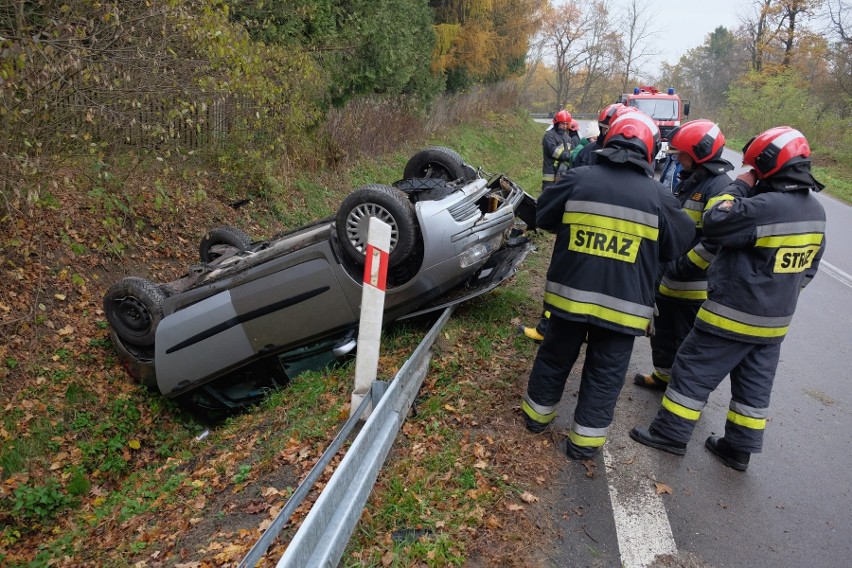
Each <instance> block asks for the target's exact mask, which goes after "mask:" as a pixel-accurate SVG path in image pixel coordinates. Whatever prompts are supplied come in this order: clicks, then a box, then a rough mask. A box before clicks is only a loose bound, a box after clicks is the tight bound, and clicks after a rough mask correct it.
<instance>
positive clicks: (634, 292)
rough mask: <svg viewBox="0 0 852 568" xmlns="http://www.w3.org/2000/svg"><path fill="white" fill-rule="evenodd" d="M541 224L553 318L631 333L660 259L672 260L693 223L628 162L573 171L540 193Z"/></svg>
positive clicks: (643, 320)
mask: <svg viewBox="0 0 852 568" xmlns="http://www.w3.org/2000/svg"><path fill="white" fill-rule="evenodd" d="M536 220H537V223H538V226H539V227H541V228H543V229H545V230H547V231H551V232H555V233H556V242H555V244H554V248H553V257H552V259H551V263H550V267H549V268H548V271H547V284H546V286H545V294H544V302H545V305H546V307H547V309H549V310H550V312H551V317H554V316H556V317H562V318H565V319H568V320H573V321H581V322H588V323H590V324H593V325H596V326H599V327H603V328H606V329H611V330H614V331H618V332H620V333H625V334H630V335H643V334H645V332H646V329H647V327H648V324H649V323H650V320H651V316H652V314H653V311H654V284H655V282H656V280H657V274H658V272H659V267H660V262H661V261H668V260H671V259H674V258H677V257H678V256H680V255H681V254H683V253H684V251H686V250H687V248H688V247H689V245H690V243H691V242H692V239H693V236H694V235H695V223H694V222H693V221H692V220H691V219H690V218H689V216H687V215H686V213H684V212H683V210H682V209H681V208H680V205H679V204H678V202H677V199H675V197H674V196H673V195H672V194H671V192H670V191H668V190H667V189H666V188H665V187H664V186H663V185H662V184H661V183H659V182H658V181H656V180H654V179H653V178H651V177H649V175H648V172H646V171H645V170H643V169H641V168H640V167H638V166H636V165H634V164H631V163H621V164H616V163H612V162H611V161H610V160H609V159H600V160H599V161H598V163H597V165H595V166H590V167H582V168H573V169H571V170H569V172H568V173H567V175H566V176H565V177H564V178H562V179H561V180H560V181H559V182H558V183H556V184H555V185H553V186H551V187H550V188H548V190H547V191H546V192H544V193H543V194H542V195H541V197H539V198H538V206H537V214H536Z"/></svg>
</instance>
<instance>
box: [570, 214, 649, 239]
mask: <svg viewBox="0 0 852 568" xmlns="http://www.w3.org/2000/svg"><path fill="white" fill-rule="evenodd" d="M562 222H563V223H565V224H566V225H567V224H578V225H588V226H590V227H600V228H602V229H610V230H613V231H618V232H619V233H627V234H628V235H636V236H637V237H644V238H646V239H651V240H652V241H656V240H657V237H658V236H659V234H660V230H659V229H657V228H656V227H649V226H648V225H643V224H641V223H635V222H633V221H627V220H625V219H615V218H613V217H606V216H604V215H595V214H594V213H573V212H566V213H563V214H562Z"/></svg>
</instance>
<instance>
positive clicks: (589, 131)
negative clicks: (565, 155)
mask: <svg viewBox="0 0 852 568" xmlns="http://www.w3.org/2000/svg"><path fill="white" fill-rule="evenodd" d="M600 135H601V129H600V127H599V126H598V123H597V122H590V123H589V125H588V126H587V127H586V132H585V133H584V134H583V137H582V138H580V143H579V144H577V146H576V147H575V148H574V149H573V150H571V167H573V166H574V159H575V158H576V157H577V154H579V153H580V151H582V149H583V148H585V147H586V145H588V144H590V143H591V144H593V143H595V142H597V140H598V136H600Z"/></svg>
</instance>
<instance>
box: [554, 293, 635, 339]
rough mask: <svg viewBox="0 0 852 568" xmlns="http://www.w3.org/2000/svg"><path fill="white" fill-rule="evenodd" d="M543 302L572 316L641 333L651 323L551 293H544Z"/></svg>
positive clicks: (610, 309)
mask: <svg viewBox="0 0 852 568" xmlns="http://www.w3.org/2000/svg"><path fill="white" fill-rule="evenodd" d="M544 302H545V303H547V304H550V305H551V306H555V307H557V308H559V309H561V310H565V311H566V312H570V313H572V314H581V315H587V316H594V317H596V318H600V319H602V320H604V321H609V322H612V323H616V324H618V325H623V326H624V327H629V328H633V329H638V330H641V331H644V330H645V329H646V328H647V327H648V324H649V323H650V322H651V320H650V318H645V317H642V316H634V315H631V314H626V313H624V312H619V311H617V310H613V309H612V308H605V307H603V306H599V305H597V304H587V303H585V302H577V301H575V300H568V299H567V298H563V297H562V296H557V295H556V294H554V293H553V292H545V293H544Z"/></svg>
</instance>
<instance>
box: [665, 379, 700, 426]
mask: <svg viewBox="0 0 852 568" xmlns="http://www.w3.org/2000/svg"><path fill="white" fill-rule="evenodd" d="M669 388H671V387H669ZM663 408H665V409H666V410H668V411H669V412H671V413H672V414H674V415H675V416H680V417H681V418H686V419H687V420H692V421H695V420H698V419H699V418H700V417H701V411H700V410H692V409H691V408H687V407H685V406H683V405H680V404H678V403H676V402H674V401H673V400H671V399H670V398H669V397H667V396H665V395H663Z"/></svg>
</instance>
